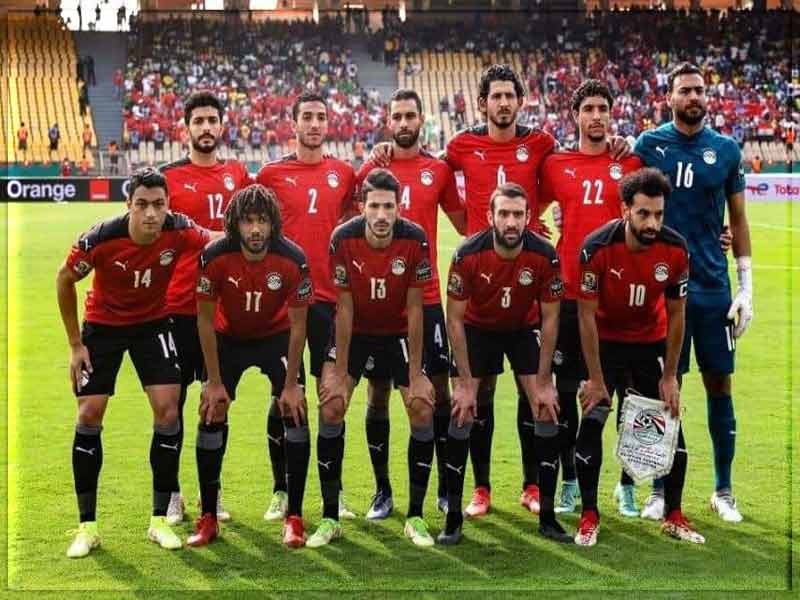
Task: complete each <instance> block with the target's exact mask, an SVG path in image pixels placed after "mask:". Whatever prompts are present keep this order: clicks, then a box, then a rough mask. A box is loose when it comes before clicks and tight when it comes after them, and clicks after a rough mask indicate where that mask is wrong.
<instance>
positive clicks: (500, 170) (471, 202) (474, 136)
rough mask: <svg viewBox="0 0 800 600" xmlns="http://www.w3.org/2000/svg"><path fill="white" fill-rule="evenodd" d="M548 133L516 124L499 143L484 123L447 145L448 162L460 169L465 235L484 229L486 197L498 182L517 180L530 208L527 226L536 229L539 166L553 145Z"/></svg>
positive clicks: (487, 197)
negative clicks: (513, 131)
mask: <svg viewBox="0 0 800 600" xmlns="http://www.w3.org/2000/svg"><path fill="white" fill-rule="evenodd" d="M555 144H556V141H555V139H554V138H553V136H551V135H550V134H549V133H545V132H544V131H540V130H537V129H531V128H530V127H523V126H522V125H517V130H516V136H515V137H514V139H513V140H511V141H510V142H503V143H498V142H494V141H492V139H491V138H490V137H489V128H488V127H487V126H486V125H481V126H479V127H474V128H472V129H467V130H464V131H462V132H460V133H458V134H457V135H456V136H455V137H453V139H451V140H450V142H449V143H448V144H447V162H448V163H449V164H450V166H451V167H452V168H453V170H454V171H463V173H464V188H465V194H466V207H467V235H472V234H474V233H478V232H479V231H483V230H484V229H486V224H487V219H486V213H487V211H488V210H489V198H490V197H491V195H492V192H494V190H495V189H496V188H497V186H498V185H502V184H504V183H516V184H518V185H521V186H522V187H523V188H525V191H526V192H527V194H528V204H529V206H530V209H531V220H530V224H529V225H528V227H529V228H530V229H531V230H534V231H535V230H537V229H538V222H537V221H536V219H535V218H534V217H535V216H536V215H537V214H538V213H537V212H536V206H537V201H538V198H539V194H538V190H537V188H538V185H537V184H538V181H537V179H538V176H539V167H540V166H541V164H542V161H543V160H544V157H545V156H547V155H548V154H550V152H552V151H553V148H555Z"/></svg>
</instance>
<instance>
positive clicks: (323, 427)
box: [318, 411, 344, 439]
mask: <svg viewBox="0 0 800 600" xmlns="http://www.w3.org/2000/svg"><path fill="white" fill-rule="evenodd" d="M318 431H319V436H320V437H323V438H325V439H333V438H337V437H339V436H340V435H342V431H344V424H343V423H342V422H341V421H339V422H338V423H334V422H332V421H329V420H327V419H326V418H325V417H324V415H323V413H322V411H320V414H319V428H318Z"/></svg>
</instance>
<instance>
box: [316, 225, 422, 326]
mask: <svg viewBox="0 0 800 600" xmlns="http://www.w3.org/2000/svg"><path fill="white" fill-rule="evenodd" d="M365 233H366V219H365V218H364V217H354V218H352V219H350V220H349V221H348V222H347V223H344V224H343V225H340V226H339V227H337V228H336V231H334V232H333V237H331V245H330V265H331V272H332V273H333V280H334V283H335V285H336V287H337V288H339V289H340V290H345V291H349V292H351V293H352V295H353V333H360V334H364V335H406V333H408V318H407V316H406V301H407V296H408V290H409V288H412V287H415V288H424V287H425V285H426V284H427V283H428V281H430V279H431V277H432V276H433V272H432V269H431V259H430V255H429V253H428V242H427V240H426V239H425V232H424V231H423V230H422V228H421V227H419V226H418V225H416V224H414V223H412V222H411V221H407V220H406V219H397V221H396V222H395V224H394V230H393V233H392V241H391V243H390V244H389V245H388V246H387V247H386V248H373V247H372V246H370V245H369V243H367V238H366V237H365Z"/></svg>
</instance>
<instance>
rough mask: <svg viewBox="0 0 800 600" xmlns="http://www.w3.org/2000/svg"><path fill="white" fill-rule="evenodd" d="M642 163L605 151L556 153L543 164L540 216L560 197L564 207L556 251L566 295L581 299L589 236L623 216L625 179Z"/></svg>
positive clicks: (565, 296) (637, 158) (634, 158)
mask: <svg viewBox="0 0 800 600" xmlns="http://www.w3.org/2000/svg"><path fill="white" fill-rule="evenodd" d="M641 167H642V161H641V160H640V159H639V157H638V156H629V157H628V158H625V159H623V160H621V161H616V160H614V159H612V158H611V155H610V154H608V153H607V152H605V153H603V154H596V155H592V154H583V153H581V152H555V153H553V154H551V155H550V156H548V157H547V158H546V159H545V161H544V164H543V165H542V170H541V175H540V187H539V192H540V197H539V200H540V202H539V214H541V213H543V212H544V211H545V209H547V207H548V205H549V204H550V203H551V202H552V201H553V200H555V201H556V202H557V203H558V206H559V207H560V208H561V218H562V221H563V226H562V230H561V237H559V239H558V244H557V245H556V250H558V255H559V257H560V258H561V269H562V274H563V276H564V298H566V299H568V300H575V299H577V298H578V286H579V283H580V264H579V263H580V260H579V257H578V255H579V254H580V251H581V246H582V245H583V241H584V240H585V239H586V236H587V235H589V234H590V233H591V232H592V231H594V230H595V229H597V228H598V227H601V226H602V225H605V224H606V223H608V222H609V221H612V220H614V219H618V218H620V217H621V216H622V200H621V199H620V196H619V182H620V180H621V179H622V178H623V177H624V176H625V175H627V174H628V173H632V172H634V171H637V170H639V169H640V168H641Z"/></svg>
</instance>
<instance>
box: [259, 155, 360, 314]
mask: <svg viewBox="0 0 800 600" xmlns="http://www.w3.org/2000/svg"><path fill="white" fill-rule="evenodd" d="M257 180H258V183H260V184H261V185H263V186H266V187H268V188H270V189H272V191H274V192H275V195H276V196H277V197H278V202H279V203H280V208H281V217H282V218H283V234H284V235H285V236H286V237H288V238H289V239H290V240H292V241H294V242H295V243H296V244H299V246H300V247H301V248H302V249H303V252H305V255H306V257H307V258H308V264H309V266H310V267H311V279H312V280H313V281H314V299H315V300H317V301H321V302H336V288H335V287H334V286H333V283H332V280H331V274H330V271H329V270H328V243H329V242H330V239H331V234H333V230H334V229H336V226H337V225H338V224H339V222H340V221H341V220H342V216H343V215H344V213H345V211H346V210H348V209H349V208H350V207H351V206H352V202H353V189H354V185H355V172H354V171H353V167H351V166H350V165H349V164H348V163H345V162H343V161H341V160H338V159H336V158H323V159H322V162H320V163H317V164H314V165H311V164H308V163H304V162H300V161H299V160H297V156H296V155H295V154H289V155H287V156H285V157H284V158H283V159H281V160H277V161H275V162H271V163H267V164H266V165H264V166H263V167H261V171H259V173H258V177H257Z"/></svg>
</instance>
